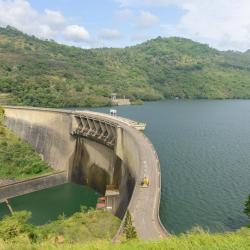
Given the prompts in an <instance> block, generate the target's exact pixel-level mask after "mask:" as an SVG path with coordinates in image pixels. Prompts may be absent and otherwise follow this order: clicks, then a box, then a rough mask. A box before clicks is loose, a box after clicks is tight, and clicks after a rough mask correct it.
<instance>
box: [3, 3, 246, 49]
mask: <svg viewBox="0 0 250 250" xmlns="http://www.w3.org/2000/svg"><path fill="white" fill-rule="evenodd" d="M7 25H11V26H13V27H15V28H17V29H19V30H21V31H23V32H25V33H27V34H31V35H35V36H37V37H39V38H42V39H53V40H55V41H57V42H59V43H64V44H68V45H74V46H78V47H82V48H96V47H125V46H131V45H135V44H138V43H142V42H144V41H146V40H149V39H152V38H156V37H158V36H161V37H171V36H179V37H185V38H190V39H192V40H194V41H197V42H201V43H206V44H208V45H209V46H211V47H213V48H217V49H220V50H239V51H245V50H247V49H250V0H0V26H1V27H6V26H7Z"/></svg>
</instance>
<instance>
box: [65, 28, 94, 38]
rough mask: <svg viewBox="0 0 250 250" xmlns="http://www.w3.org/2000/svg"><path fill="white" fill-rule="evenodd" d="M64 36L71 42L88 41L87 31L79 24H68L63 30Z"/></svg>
mask: <svg viewBox="0 0 250 250" xmlns="http://www.w3.org/2000/svg"><path fill="white" fill-rule="evenodd" d="M63 35H64V37H65V38H66V39H67V40H69V41H73V42H88V41H89V40H90V35H89V32H88V31H87V30H86V29H85V28H84V27H83V26H79V25H69V26H67V27H66V28H65V30H64V32H63Z"/></svg>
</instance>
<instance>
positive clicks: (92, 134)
mask: <svg viewBox="0 0 250 250" xmlns="http://www.w3.org/2000/svg"><path fill="white" fill-rule="evenodd" d="M5 116H6V125H7V126H8V127H9V128H10V129H11V130H12V131H14V132H15V133H16V134H17V135H19V136H20V137H21V138H22V139H24V140H26V141H28V142H29V143H31V145H32V147H33V148H34V149H35V150H36V151H37V152H38V153H39V154H40V155H41V157H42V158H43V159H44V160H45V161H47V162H48V163H49V164H50V165H51V166H52V167H53V168H54V169H56V170H65V171H66V172H67V174H66V175H67V179H68V180H71V181H74V182H77V183H82V184H86V185H89V186H91V187H93V188H95V189H96V190H97V191H99V192H100V193H103V194H104V193H105V189H106V187H107V186H114V187H116V188H117V189H118V190H119V199H118V200H117V202H116V205H115V211H113V212H114V213H115V214H116V215H117V216H118V217H120V218H122V219H123V220H124V214H125V211H126V210H127V209H128V210H129V211H130V213H131V216H132V218H133V223H134V226H135V228H136V230H137V233H138V236H139V237H140V238H142V239H157V238H161V237H165V236H166V235H167V232H166V230H165V228H164V226H163V225H162V224H161V221H160V218H159V205H160V193H161V176H160V166H159V161H158V158H157V154H156V152H155V150H154V148H153V146H152V144H151V143H150V142H149V140H148V139H147V138H146V136H145V135H144V134H143V133H142V132H139V131H138V130H136V129H135V127H133V126H132V125H131V124H132V123H131V124H130V123H129V122H128V120H126V121H123V120H122V119H118V118H116V117H111V116H108V115H104V114H102V113H97V112H90V111H79V112H73V111H68V110H55V109H44V108H27V107H5ZM144 176H147V177H149V179H150V185H149V187H147V188H142V187H141V185H140V183H141V181H142V179H143V177H144ZM122 226H123V223H122V224H121V227H120V229H119V231H118V233H117V236H119V234H120V233H121V232H122V230H123V228H122Z"/></svg>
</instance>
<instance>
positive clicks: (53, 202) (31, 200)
mask: <svg viewBox="0 0 250 250" xmlns="http://www.w3.org/2000/svg"><path fill="white" fill-rule="evenodd" d="M99 196H100V195H99V194H98V193H96V192H95V191H94V190H93V189H91V188H89V187H86V186H81V185H77V184H74V183H66V184H62V185H59V186H55V187H52V188H48V189H43V190H40V191H37V192H33V193H30V194H25V195H21V196H18V197H14V198H11V199H8V201H9V204H10V205H11V207H12V209H13V210H14V211H21V210H27V211H31V212H32V217H31V219H30V220H29V221H30V222H31V223H32V224H36V225H41V224H45V223H48V222H50V221H53V220H56V219H58V217H59V216H60V215H64V216H65V217H69V216H71V215H72V214H74V213H75V212H78V211H80V208H81V206H85V207H87V208H95V206H96V202H97V198H98V197H99ZM3 214H9V211H8V209H7V206H6V204H5V203H1V204H0V215H3Z"/></svg>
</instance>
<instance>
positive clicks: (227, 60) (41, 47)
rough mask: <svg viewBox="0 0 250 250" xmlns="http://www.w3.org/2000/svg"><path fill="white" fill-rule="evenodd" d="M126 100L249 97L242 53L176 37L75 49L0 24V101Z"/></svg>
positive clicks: (248, 64)
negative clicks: (115, 95) (115, 96)
mask: <svg viewBox="0 0 250 250" xmlns="http://www.w3.org/2000/svg"><path fill="white" fill-rule="evenodd" d="M112 92H117V93H118V94H120V95H126V96H127V97H129V98H131V100H132V101H133V100H145V101H148V100H159V99H163V98H172V97H177V96H178V97H180V98H250V53H249V52H245V53H240V52H232V51H228V52H220V51H217V50H215V49H212V48H210V47H208V46H207V45H204V44H200V43H197V42H193V41H191V40H189V39H183V38H177V37H175V38H161V37H158V38H157V39H153V40H150V41H148V42H145V43H143V44H140V45H137V46H133V47H127V48H123V49H112V48H103V49H88V50H87V49H80V48H76V47H69V46H65V45H59V44H57V43H55V42H54V41H42V40H39V39H37V38H35V37H34V36H28V35H25V34H23V33H21V32H19V31H17V30H15V29H14V28H11V27H7V28H0V101H1V102H5V103H12V104H21V105H33V106H48V107H70V106H100V105H109V104H110V100H109V96H110V93H112Z"/></svg>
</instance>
